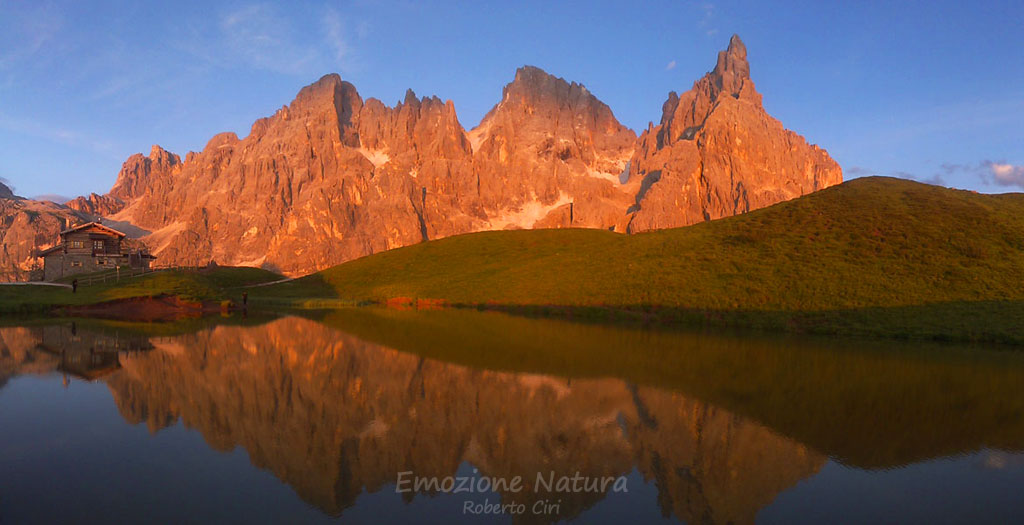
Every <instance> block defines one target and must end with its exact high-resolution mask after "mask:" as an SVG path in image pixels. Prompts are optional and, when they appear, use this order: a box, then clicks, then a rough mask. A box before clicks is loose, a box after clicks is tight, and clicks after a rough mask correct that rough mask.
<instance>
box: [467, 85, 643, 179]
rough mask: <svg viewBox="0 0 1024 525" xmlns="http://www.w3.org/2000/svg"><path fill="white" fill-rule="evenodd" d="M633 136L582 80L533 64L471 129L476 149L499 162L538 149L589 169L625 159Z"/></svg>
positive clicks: (634, 138)
mask: <svg viewBox="0 0 1024 525" xmlns="http://www.w3.org/2000/svg"><path fill="white" fill-rule="evenodd" d="M635 140H636V134H635V133H633V131H632V130H630V129H629V128H627V127H625V126H623V125H622V124H621V123H620V122H619V121H618V120H617V119H616V118H615V115H614V114H613V113H612V110H611V108H609V107H608V106H607V105H606V104H605V103H603V102H601V101H600V100H598V98H597V97H595V96H594V95H593V94H592V93H591V92H590V91H589V90H588V89H587V88H586V87H585V86H584V85H583V84H579V83H576V82H568V81H566V80H565V79H563V78H559V77H556V76H554V75H551V74H549V73H547V72H545V71H544V70H542V69H540V68H538V67H535V66H523V67H521V68H519V69H518V70H516V75H515V78H514V79H513V80H512V82H510V83H509V84H507V85H506V86H505V87H504V89H503V90H502V99H501V102H499V103H498V104H497V105H495V106H494V108H493V109H491V111H490V112H488V113H487V115H486V116H485V117H484V118H483V120H482V121H481V122H480V125H479V126H477V127H476V128H475V129H474V130H473V131H472V132H470V141H471V142H472V143H473V149H474V151H476V150H480V151H482V153H483V154H484V155H485V156H493V157H497V158H498V159H499V160H501V159H505V158H507V157H508V155H509V153H511V152H513V151H515V150H523V149H531V150H533V149H536V150H537V151H538V152H539V153H540V154H541V157H547V156H549V155H548V154H550V156H554V157H556V158H558V159H561V160H568V159H569V158H577V159H581V160H583V161H584V163H585V164H587V165H588V166H591V167H593V164H594V163H595V162H604V161H609V160H610V159H613V160H614V162H613V164H619V163H621V162H624V160H621V159H622V158H623V157H624V156H625V157H628V155H629V154H630V153H631V152H632V149H633V143H634V142H635Z"/></svg>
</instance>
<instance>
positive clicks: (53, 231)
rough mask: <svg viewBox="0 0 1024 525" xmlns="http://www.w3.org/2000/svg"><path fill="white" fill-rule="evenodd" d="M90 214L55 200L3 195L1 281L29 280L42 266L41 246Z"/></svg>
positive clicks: (0, 199) (54, 240) (50, 243)
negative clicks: (54, 201) (37, 254)
mask: <svg viewBox="0 0 1024 525" xmlns="http://www.w3.org/2000/svg"><path fill="white" fill-rule="evenodd" d="M87 218H88V216H87V215H85V214H83V213H80V212H78V211H76V210H72V209H69V208H67V207H65V206H61V205H59V204H56V203H53V202H49V201H34V200H29V199H22V198H17V197H14V196H13V195H11V196H9V197H3V196H2V195H0V282H8V281H25V280H28V279H29V278H30V277H31V276H32V270H33V269H34V268H42V264H41V260H40V259H39V258H38V257H36V253H37V252H38V251H39V249H41V248H49V247H50V246H53V245H54V244H56V243H57V240H58V234H59V233H60V231H61V230H63V229H64V228H66V227H67V225H68V224H69V223H77V222H81V221H85V220H86V219H87ZM40 273H41V272H40Z"/></svg>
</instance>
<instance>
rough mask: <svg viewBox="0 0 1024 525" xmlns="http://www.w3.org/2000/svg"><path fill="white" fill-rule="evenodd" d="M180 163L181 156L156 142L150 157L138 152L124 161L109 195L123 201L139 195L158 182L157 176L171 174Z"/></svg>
mask: <svg viewBox="0 0 1024 525" xmlns="http://www.w3.org/2000/svg"><path fill="white" fill-rule="evenodd" d="M180 165H181V157H179V156H178V155H175V154H174V153H171V152H169V151H167V150H165V149H163V148H162V147H160V146H158V145H156V144H154V145H153V147H152V148H151V149H150V151H149V156H148V157H146V156H143V155H142V154H141V153H136V154H134V155H132V156H131V157H128V160H126V161H124V164H123V165H122V166H121V171H120V172H118V174H117V182H115V183H114V187H113V188H111V189H110V193H108V195H109V196H111V197H114V198H115V199H118V200H121V201H128V200H131V199H134V198H136V197H139V196H141V195H143V194H144V193H145V192H146V190H147V189H148V188H150V187H151V186H152V185H153V183H154V182H156V181H155V180H154V179H155V178H161V177H165V176H169V175H170V173H171V172H172V171H173V170H174V169H175V168H176V167H179V166H180Z"/></svg>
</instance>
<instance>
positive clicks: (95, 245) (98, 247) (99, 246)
mask: <svg viewBox="0 0 1024 525" xmlns="http://www.w3.org/2000/svg"><path fill="white" fill-rule="evenodd" d="M92 249H93V251H97V252H102V251H103V241H92Z"/></svg>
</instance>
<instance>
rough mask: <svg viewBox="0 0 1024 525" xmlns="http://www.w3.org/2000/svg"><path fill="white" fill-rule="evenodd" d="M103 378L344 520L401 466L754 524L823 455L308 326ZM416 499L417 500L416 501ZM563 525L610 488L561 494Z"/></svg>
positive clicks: (669, 410)
mask: <svg viewBox="0 0 1024 525" xmlns="http://www.w3.org/2000/svg"><path fill="white" fill-rule="evenodd" d="M151 342H152V343H153V345H154V346H155V347H156V350H154V351H151V352H148V353H137V354H133V355H131V356H125V357H123V358H122V360H121V366H122V370H120V371H119V372H118V373H117V374H115V375H112V376H110V377H109V379H107V382H108V385H109V387H110V389H111V392H112V393H113V395H114V398H115V400H116V402H117V405H118V407H119V409H120V411H121V413H122V415H123V416H124V417H125V418H126V419H127V420H128V421H129V422H132V423H141V422H145V423H147V424H148V425H149V427H150V429H151V430H152V431H154V432H156V431H159V429H161V428H163V427H165V426H167V425H170V424H173V423H174V422H175V421H179V420H180V421H181V422H183V423H184V424H185V425H187V426H189V427H191V428H195V429H197V430H199V432H201V433H202V434H203V436H204V438H205V439H206V440H207V442H208V443H209V444H210V445H211V446H213V447H215V448H217V449H220V450H229V449H232V448H234V447H237V446H241V447H243V448H244V449H245V450H246V451H248V453H249V457H250V458H251V460H252V462H253V463H254V464H255V465H257V466H259V467H261V468H265V469H267V470H269V471H271V472H273V473H274V475H275V476H277V477H278V478H280V479H281V480H283V481H284V482H286V483H288V484H289V485H291V486H292V487H293V488H294V489H295V490H296V492H297V493H298V494H299V495H300V496H301V497H303V498H304V499H306V500H307V501H309V502H310V503H312V504H314V505H316V506H318V507H319V508H321V509H322V510H324V511H325V512H327V513H329V514H332V515H337V514H343V512H344V509H346V508H347V507H349V506H351V505H353V504H354V502H355V500H356V498H357V497H358V496H359V495H360V494H362V493H363V492H366V491H370V492H373V491H378V490H381V489H385V488H387V489H389V490H390V485H392V484H394V483H395V481H396V476H397V473H398V472H402V471H414V472H415V473H416V474H417V475H419V476H440V477H444V476H450V475H454V474H455V473H456V470H457V468H458V467H459V465H461V464H463V463H467V462H468V463H470V464H472V465H473V466H475V467H477V468H478V469H479V471H480V475H482V476H491V477H502V478H507V479H511V478H513V477H514V476H522V477H523V479H524V480H526V484H527V487H528V488H529V489H528V490H524V491H522V492H519V493H517V494H510V493H504V494H502V495H501V496H502V498H503V500H504V501H518V502H524V503H527V504H532V503H533V502H534V501H535V500H538V499H544V498H546V497H550V494H546V493H545V492H544V491H543V490H541V491H540V492H536V493H535V492H534V490H533V488H534V487H533V485H534V481H535V479H536V475H537V473H538V472H543V473H548V472H551V471H554V472H555V473H556V475H557V476H561V475H568V476H571V475H573V474H574V473H575V472H577V471H579V472H580V473H581V474H582V475H584V476H590V477H603V476H620V475H626V474H629V473H630V472H632V471H633V469H638V470H639V472H640V473H641V474H642V475H643V476H644V477H645V478H646V479H648V480H654V481H655V482H656V483H657V487H658V491H659V498H658V499H659V503H660V505H661V510H662V512H663V513H664V514H665V515H675V516H677V517H679V518H683V519H687V520H694V521H706V522H720V523H726V522H752V521H753V519H754V517H755V515H756V513H757V511H758V510H759V509H760V508H761V507H762V506H764V505H766V504H767V503H769V502H771V501H772V500H773V499H774V498H775V496H776V495H777V494H778V493H779V492H781V491H783V490H785V489H786V488H788V487H790V486H792V485H793V484H795V483H796V482H797V481H799V480H800V479H803V478H804V477H807V476H809V475H811V474H813V473H814V472H816V471H817V469H818V468H820V466H821V464H822V463H823V461H824V458H823V457H822V456H820V455H818V454H816V453H814V452H812V451H810V450H809V449H807V448H806V447H804V446H802V445H800V444H798V443H796V442H794V441H791V440H789V439H786V438H783V437H781V436H779V435H777V434H775V433H774V432H772V431H770V430H768V429H766V428H765V427H762V426H760V425H758V424H755V423H752V422H750V421H748V420H745V419H743V418H740V417H738V416H735V415H733V414H731V413H729V412H727V411H724V410H720V409H716V408H714V407H711V406H708V405H705V404H703V403H700V402H697V401H694V400H692V399H688V398H687V397H685V396H682V395H680V394H676V393H672V392H667V391H662V390H658V389H654V388H644V387H640V388H637V387H633V386H630V385H628V384H626V383H624V382H622V381H620V380H614V379H587V380H568V379H563V378H558V377H553V376H546V375H529V374H515V373H508V372H498V371H488V370H480V369H474V368H469V367H465V366H460V365H453V364H448V363H444V362H440V361H435V360H431V359H425V358H422V357H419V356H416V355H413V354H406V353H402V352H398V351H395V350H391V349H388V348H385V347H381V346H378V345H376V344H372V343H367V342H364V341H362V340H360V339H357V338H355V337H352V336H349V335H346V334H343V333H341V332H338V331H336V330H334V329H331V328H328V327H325V326H323V325H320V324H317V323H314V322H312V321H307V320H302V319H298V318H287V319H281V320H278V321H274V322H271V323H269V324H266V325H263V326H259V327H249V328H244V327H232V326H221V327H217V328H214V329H211V330H207V331H203V332H200V333H197V334H193V335H187V336H181V337H174V338H153V339H151ZM410 496H411V495H410ZM557 497H558V498H561V499H562V500H563V503H562V508H561V513H560V514H559V516H557V518H560V519H566V518H571V517H573V516H576V515H578V514H579V513H581V512H583V511H584V510H586V509H588V508H590V507H592V506H593V505H594V504H596V503H597V502H599V501H601V500H602V499H603V498H604V497H605V494H604V493H596V494H595V493H581V494H563V493H559V494H557Z"/></svg>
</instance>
